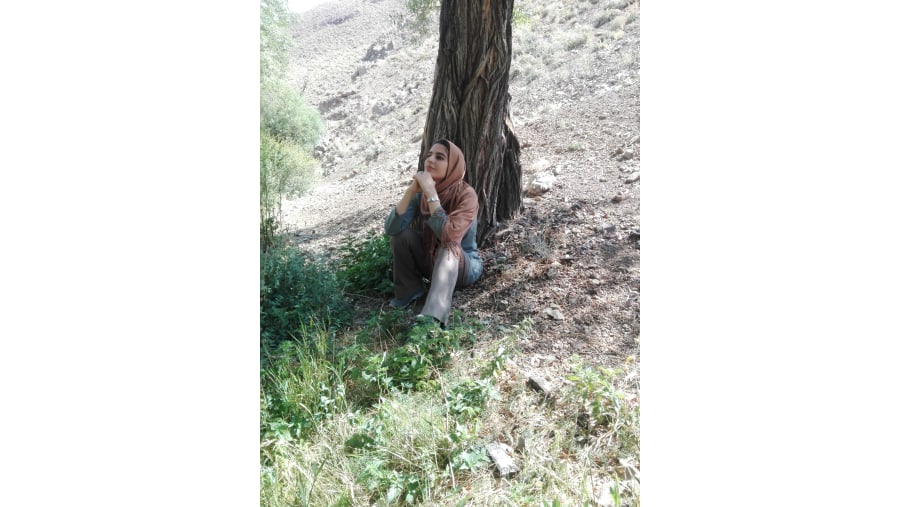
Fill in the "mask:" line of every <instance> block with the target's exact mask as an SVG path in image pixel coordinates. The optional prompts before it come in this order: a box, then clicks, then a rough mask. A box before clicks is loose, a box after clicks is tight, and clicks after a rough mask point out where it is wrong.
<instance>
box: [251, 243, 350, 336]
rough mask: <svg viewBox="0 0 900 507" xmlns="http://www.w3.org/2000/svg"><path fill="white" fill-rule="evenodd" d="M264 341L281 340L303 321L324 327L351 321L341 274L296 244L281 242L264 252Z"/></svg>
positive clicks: (261, 320)
mask: <svg viewBox="0 0 900 507" xmlns="http://www.w3.org/2000/svg"><path fill="white" fill-rule="evenodd" d="M259 265H260V279H259V284H260V287H259V324H260V341H261V343H263V344H268V345H271V344H277V343H279V342H281V341H284V340H287V339H289V338H291V336H292V334H296V333H297V331H298V330H299V329H300V327H301V325H309V324H311V323H312V324H316V325H319V326H321V327H323V328H329V327H333V326H338V325H341V324H344V323H347V322H349V318H350V314H349V310H348V307H347V303H346V301H345V300H344V297H343V296H344V293H343V291H342V290H341V287H340V284H339V283H338V280H337V277H336V276H335V275H334V273H332V272H331V271H329V270H328V269H327V267H326V266H325V265H324V264H323V263H320V262H316V261H314V260H312V259H309V258H308V257H307V256H306V255H304V254H303V253H302V252H300V251H299V250H297V249H296V248H292V247H290V246H286V245H278V246H275V247H273V248H271V249H269V250H268V251H266V252H260V262H259Z"/></svg>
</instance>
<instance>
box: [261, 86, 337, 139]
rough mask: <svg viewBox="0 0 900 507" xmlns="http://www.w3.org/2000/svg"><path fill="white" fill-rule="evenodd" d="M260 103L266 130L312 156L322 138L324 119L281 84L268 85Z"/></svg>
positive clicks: (262, 123)
mask: <svg viewBox="0 0 900 507" xmlns="http://www.w3.org/2000/svg"><path fill="white" fill-rule="evenodd" d="M259 104H260V115H261V117H260V124H261V125H262V126H263V128H264V129H265V130H266V131H268V132H269V133H270V134H271V135H272V136H273V137H274V138H275V139H278V140H280V141H285V140H286V141H291V142H293V143H294V144H296V145H297V146H299V147H300V148H301V149H302V150H304V151H307V152H310V153H312V151H313V149H314V148H315V146H316V143H317V142H319V137H320V136H321V135H322V128H323V127H322V118H321V116H319V112H318V111H317V110H315V109H313V108H312V107H310V106H309V105H307V103H306V100H305V99H304V98H303V95H301V94H300V92H299V91H297V90H296V89H295V88H293V87H292V86H290V85H288V84H287V83H285V82H282V81H277V82H273V83H269V84H267V85H265V86H263V87H262V88H261V90H260V103H259Z"/></svg>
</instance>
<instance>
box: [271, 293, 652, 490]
mask: <svg viewBox="0 0 900 507" xmlns="http://www.w3.org/2000/svg"><path fill="white" fill-rule="evenodd" d="M401 315H402V312H399V311H391V312H376V313H373V314H372V316H371V318H370V319H369V321H368V323H367V324H366V325H364V326H362V327H360V328H358V329H349V328H346V329H345V333H344V334H343V335H340V336H337V335H334V334H333V333H329V332H328V331H327V330H324V329H322V328H314V327H313V328H306V329H305V330H304V331H305V332H306V333H307V334H306V335H305V337H304V338H302V339H298V340H295V341H292V342H290V344H289V345H288V344H283V345H282V346H281V348H279V349H278V350H277V351H276V352H275V353H273V354H272V355H271V357H269V358H268V359H267V364H266V365H265V367H264V368H263V369H262V371H261V378H262V388H261V393H260V397H261V413H260V463H261V469H260V502H261V505H271V506H281V505H328V506H330V505H347V506H351V505H352V506H356V505H360V506H362V505H385V506H386V505H584V504H585V502H596V501H597V500H598V499H599V498H600V496H599V495H600V494H601V493H603V494H605V495H610V494H611V493H610V492H609V490H610V488H615V491H617V492H618V494H619V495H620V497H621V500H622V502H621V505H639V501H640V489H639V479H638V478H637V476H638V475H639V473H638V472H637V470H638V469H639V465H638V463H639V452H640V451H639V426H638V406H637V401H636V394H635V393H628V392H626V391H625V390H623V389H622V388H621V387H620V383H621V380H622V375H621V374H620V373H619V372H616V371H613V370H604V369H599V368H592V367H590V366H588V365H586V364H584V363H582V362H580V361H577V360H575V361H573V362H572V364H571V367H570V375H569V378H568V379H567V381H568V384H567V385H565V386H563V387H562V388H561V389H560V392H559V394H558V395H557V396H556V398H554V400H555V401H551V402H548V401H546V400H544V399H543V398H541V397H540V396H539V395H537V394H536V393H534V392H533V391H531V390H530V389H529V388H527V387H526V382H525V380H526V377H527V375H526V372H525V371H524V369H523V368H522V367H521V366H520V365H518V364H517V359H518V357H520V352H519V351H518V347H517V344H518V343H519V341H520V340H522V339H524V338H526V337H529V336H531V334H532V331H531V327H530V322H529V321H523V322H522V323H520V324H519V325H516V326H511V327H500V326H496V327H491V328H486V327H483V326H480V325H477V324H475V323H472V322H466V321H463V320H461V319H460V318H459V316H458V315H456V316H455V317H456V319H455V325H454V326H453V329H452V330H441V329H440V328H438V327H437V326H419V327H415V328H413V329H412V330H410V329H409V328H408V327H406V326H404V325H398V324H397V322H398V321H399V320H402V319H401V318H400V316H401ZM379 344H380V345H379ZM363 372H365V373H366V375H365V376H364V375H362V373H363ZM576 421H580V422H581V424H579V423H577V422H576ZM492 441H500V442H503V443H506V444H508V445H510V446H511V447H518V443H519V442H520V441H521V442H522V443H524V448H519V450H518V451H517V452H515V453H514V456H513V457H514V459H515V460H516V463H517V465H518V466H519V467H520V469H521V471H520V472H519V474H518V475H517V476H515V477H513V478H511V479H506V480H498V479H497V478H496V477H495V476H494V474H493V469H492V468H493V467H492V464H491V462H490V460H489V458H488V456H487V452H486V445H487V444H488V443H490V442H492ZM598 488H599V489H598ZM601 490H602V491H601ZM604 491H605V493H604ZM554 502H556V503H554Z"/></svg>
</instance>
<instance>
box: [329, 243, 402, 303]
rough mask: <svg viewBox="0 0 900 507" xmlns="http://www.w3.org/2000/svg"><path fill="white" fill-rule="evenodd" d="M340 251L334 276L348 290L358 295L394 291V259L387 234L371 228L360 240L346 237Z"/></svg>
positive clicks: (390, 292)
mask: <svg viewBox="0 0 900 507" xmlns="http://www.w3.org/2000/svg"><path fill="white" fill-rule="evenodd" d="M340 253H341V258H340V260H339V261H338V265H337V273H338V278H339V279H340V280H341V281H342V282H343V283H344V284H345V287H346V288H347V290H348V291H350V292H354V293H358V294H365V293H375V294H392V293H393V292H394V261H393V256H392V254H391V240H390V238H389V237H388V236H386V235H384V234H379V233H378V232H375V231H372V232H370V233H369V235H368V236H366V237H365V238H364V239H362V240H355V239H353V238H347V239H345V240H344V243H343V244H342V245H341V247H340Z"/></svg>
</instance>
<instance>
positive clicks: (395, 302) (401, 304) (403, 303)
mask: <svg viewBox="0 0 900 507" xmlns="http://www.w3.org/2000/svg"><path fill="white" fill-rule="evenodd" d="M422 294H425V289H419V292H416V293H415V294H413V295H412V296H409V297H408V298H406V299H403V300H400V299H397V298H394V299H392V300H391V302H390V303H389V304H390V306H391V308H401V309H402V308H406V307H407V306H409V305H410V303H412V302H413V301H416V300H418V299H419V298H420V297H422Z"/></svg>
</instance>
